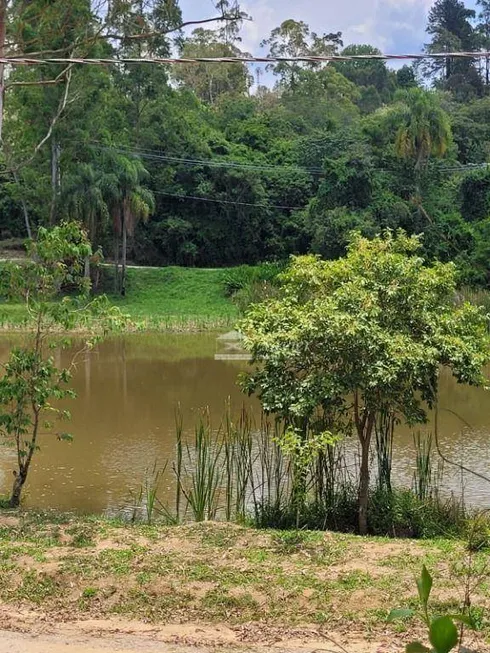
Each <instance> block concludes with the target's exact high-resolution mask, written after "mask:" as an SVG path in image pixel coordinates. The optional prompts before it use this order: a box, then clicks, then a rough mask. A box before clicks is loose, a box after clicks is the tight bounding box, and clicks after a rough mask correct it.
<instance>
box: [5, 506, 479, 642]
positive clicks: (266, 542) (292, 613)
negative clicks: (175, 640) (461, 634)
mask: <svg viewBox="0 0 490 653" xmlns="http://www.w3.org/2000/svg"><path fill="white" fill-rule="evenodd" d="M478 555H479V556H480V557H479V558H478V560H477V562H478V564H480V565H483V564H484V563H485V556H484V554H477V556H478ZM465 560H466V553H465V548H464V545H463V543H462V542H459V541H456V540H431V541H417V542H415V541H411V540H402V541H393V540H386V539H382V538H359V537H356V536H353V535H342V534H335V533H329V532H326V533H319V532H308V531H300V532H285V533H284V532H278V531H260V532H258V531H255V530H252V529H248V528H245V527H239V526H235V525H231V524H213V523H207V524H194V525H188V526H172V527H163V526H128V525H123V524H121V523H117V522H111V521H107V520H103V519H99V518H93V519H92V518H90V519H85V520H80V519H77V520H75V519H69V518H64V517H60V516H56V517H53V516H51V517H49V516H39V515H36V514H34V513H25V514H21V515H20V516H19V515H17V514H15V513H11V514H9V513H4V515H3V516H2V515H0V602H1V603H3V605H4V606H5V605H7V606H10V607H12V608H15V609H19V608H21V609H26V608H27V609H36V610H42V612H43V613H44V614H46V615H47V617H48V618H49V616H55V617H56V618H57V619H66V618H69V619H80V618H83V619H85V618H90V617H92V616H93V617H98V618H109V617H110V616H111V615H122V616H123V617H124V618H127V619H137V620H142V621H149V622H152V623H162V622H165V623H181V624H182V623H190V622H192V623H203V624H204V623H207V624H209V623H211V624H222V625H223V626H226V627H228V628H230V629H232V631H234V632H236V633H237V634H238V633H243V634H244V636H248V637H250V641H254V640H253V638H254V637H255V638H256V639H255V641H256V640H257V639H259V640H260V639H262V640H267V639H268V637H270V634H271V633H276V640H277V639H280V637H279V638H278V637H277V634H278V633H282V635H284V636H285V637H286V639H287V638H290V637H291V636H292V635H291V633H293V632H299V631H298V629H301V632H302V633H303V635H304V637H305V638H308V637H310V636H311V638H316V639H318V637H319V635H320V637H322V636H325V637H327V638H328V635H329V633H332V632H335V633H337V634H338V633H340V634H342V633H344V634H345V635H346V639H345V640H344V641H343V643H344V645H345V644H346V642H348V639H349V638H352V637H353V636H354V635H356V634H357V635H359V636H360V637H362V638H364V639H378V640H379V641H384V642H397V648H396V649H393V650H402V649H403V643H404V642H406V641H409V640H410V639H411V638H413V637H414V636H415V635H417V636H418V635H420V633H419V626H418V622H417V621H416V620H415V619H409V620H406V621H404V622H402V623H398V624H388V623H387V621H386V617H387V615H388V612H389V610H390V609H391V608H392V607H399V606H400V605H402V606H409V605H411V606H414V605H415V604H416V587H415V583H414V576H415V575H417V574H418V573H419V572H420V569H421V566H422V564H423V563H425V564H426V565H427V566H428V567H429V568H430V569H431V572H432V574H433V576H434V597H433V607H434V609H436V610H437V611H438V612H440V613H446V612H448V613H454V612H457V611H458V607H459V606H458V604H459V596H460V589H461V585H462V582H463V578H462V576H463V570H464V567H465ZM472 605H473V614H474V617H475V619H476V622H477V626H478V631H477V633H476V634H475V635H471V637H470V640H471V638H473V637H476V639H477V640H478V642H479V644H478V646H477V647H475V646H474V643H472V646H473V648H475V650H478V651H484V650H489V649H488V648H486V647H487V646H488V642H489V641H490V640H489V637H490V623H489V621H488V614H489V612H488V610H489V608H490V586H489V584H488V582H483V583H480V584H479V586H478V588H477V590H475V593H474V596H473V601H472ZM244 624H247V625H246V626H244ZM347 634H348V636H347ZM469 643H471V641H469ZM383 650H384V649H383ZM390 650H392V649H390Z"/></svg>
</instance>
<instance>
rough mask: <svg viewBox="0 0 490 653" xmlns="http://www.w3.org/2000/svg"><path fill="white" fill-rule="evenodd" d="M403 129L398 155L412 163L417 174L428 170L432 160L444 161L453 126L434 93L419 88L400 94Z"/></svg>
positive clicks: (398, 136) (397, 145) (399, 140)
mask: <svg viewBox="0 0 490 653" xmlns="http://www.w3.org/2000/svg"><path fill="white" fill-rule="evenodd" d="M397 100H398V101H399V103H400V104H399V119H400V122H401V124H400V127H399V129H398V133H397V136H396V152H397V154H398V155H399V156H400V157H402V158H406V159H410V160H411V161H413V164H414V167H415V169H417V170H422V169H423V168H425V167H426V166H427V163H428V162H429V159H430V157H431V156H435V157H443V156H444V155H445V154H446V152H447V150H448V147H449V145H450V143H451V124H450V122H449V117H448V115H447V114H446V113H445V112H444V111H443V110H442V109H441V107H440V105H439V104H438V102H437V98H436V96H435V94H434V93H431V92H428V91H423V90H421V89H418V88H414V89H408V90H407V91H400V92H399V93H398V94H397Z"/></svg>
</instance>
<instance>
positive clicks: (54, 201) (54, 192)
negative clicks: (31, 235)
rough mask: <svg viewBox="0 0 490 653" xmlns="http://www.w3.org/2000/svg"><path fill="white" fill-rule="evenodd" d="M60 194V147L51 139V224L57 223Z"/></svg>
mask: <svg viewBox="0 0 490 653" xmlns="http://www.w3.org/2000/svg"><path fill="white" fill-rule="evenodd" d="M59 193H60V146H59V144H58V143H57V142H56V140H55V139H54V138H52V139H51V210H50V212H49V223H50V224H51V225H53V224H54V222H55V214H56V208H57V205H58V196H59Z"/></svg>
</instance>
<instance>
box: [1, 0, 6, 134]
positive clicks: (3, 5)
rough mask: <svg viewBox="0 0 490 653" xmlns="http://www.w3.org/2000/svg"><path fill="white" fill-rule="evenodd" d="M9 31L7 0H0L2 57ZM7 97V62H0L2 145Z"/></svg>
mask: <svg viewBox="0 0 490 653" xmlns="http://www.w3.org/2000/svg"><path fill="white" fill-rule="evenodd" d="M6 33H7V0H0V57H4V56H5V36H6ZM4 97H5V64H3V63H2V64H0V145H1V143H2V141H3V103H4Z"/></svg>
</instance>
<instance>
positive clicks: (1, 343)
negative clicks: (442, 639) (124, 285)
mask: <svg viewBox="0 0 490 653" xmlns="http://www.w3.org/2000/svg"><path fill="white" fill-rule="evenodd" d="M216 336H217V334H212V333H211V334H197V335H187V334H186V335H184V334H182V335H148V334H147V335H135V336H128V337H126V338H124V339H122V338H120V339H113V340H109V341H106V342H104V343H102V344H100V345H98V346H97V348H96V350H94V351H93V352H91V353H90V355H88V356H86V357H85V359H84V360H82V361H81V362H80V363H79V364H78V365H77V368H76V371H75V374H74V381H73V382H74V386H75V388H76V391H77V393H78V398H77V399H76V400H75V401H70V402H69V406H68V408H69V409H70V411H71V413H72V420H71V423H70V424H69V426H68V427H67V428H68V430H70V432H72V433H73V435H74V441H73V442H72V443H66V442H58V441H57V439H56V437H55V436H54V435H52V434H47V435H44V436H43V437H42V438H41V442H40V444H41V450H40V451H39V452H38V453H37V454H36V456H35V460H34V463H33V468H32V470H31V472H30V477H29V481H28V486H27V488H26V492H25V497H24V498H25V505H26V506H31V507H37V508H43V509H44V508H56V509H59V510H62V511H77V512H80V513H107V512H109V513H111V512H115V511H118V510H120V509H122V508H123V507H124V506H125V505H127V504H128V502H130V501H131V498H130V497H131V492H135V491H136V490H137V489H138V488H139V487H140V486H141V484H142V483H143V481H144V478H145V474H146V473H147V471H148V470H151V469H153V467H154V466H155V465H156V466H157V467H163V466H164V464H165V462H166V461H170V464H171V461H172V460H173V457H174V452H175V412H176V410H177V408H178V407H179V406H180V410H181V413H182V416H183V420H184V429H185V431H186V433H188V434H190V433H192V432H193V429H194V425H195V423H196V421H197V419H198V416H199V411H200V409H202V408H203V407H205V406H207V407H209V413H210V417H211V421H212V424H213V425H214V426H216V427H218V425H219V423H220V420H221V418H222V416H223V414H224V410H225V403H226V401H227V400H228V398H229V400H230V402H231V405H232V407H233V408H234V409H235V410H237V411H238V410H239V409H240V407H241V406H242V405H243V404H245V405H247V406H248V407H249V408H250V410H251V411H253V412H254V413H255V414H256V415H257V416H258V415H259V414H260V408H259V405H258V402H257V401H254V400H249V399H248V398H246V397H244V396H243V395H242V393H241V391H240V389H239V387H238V385H237V376H238V374H239V372H241V371H243V370H245V369H246V366H247V362H246V361H243V360H233V359H232V360H226V359H225V360H216V359H215V353H216V348H217V340H216ZM13 342H14V340H13V339H10V338H9V337H7V336H2V339H1V340H0V360H5V359H6V358H7V356H8V353H9V350H10V348H11V346H12V344H13ZM65 357H66V359H65ZM69 358H70V354H69V352H65V353H63V354H62V358H61V360H60V361H59V362H60V363H61V364H64V363H65V364H66V363H67V362H68V360H69ZM489 400H490V395H489V394H488V393H487V392H486V391H484V390H482V389H477V388H468V387H466V386H460V385H458V384H456V383H455V382H454V380H453V379H452V378H451V377H450V376H449V375H446V374H445V375H443V377H442V380H441V395H440V416H439V430H440V440H441V448H442V449H443V451H444V453H445V454H446V455H447V456H448V457H449V458H451V459H452V460H454V461H455V462H458V463H460V462H461V463H463V464H464V465H466V466H467V467H469V468H471V469H474V470H475V471H477V472H480V473H482V474H486V475H490V401H489ZM65 428H66V427H65ZM424 428H425V427H424ZM426 428H427V429H430V425H428V426H427V427H426ZM346 447H347V449H348V450H350V451H351V453H352V452H353V451H354V450H355V442H354V441H350V442H347V444H346ZM394 451H395V454H394V462H393V467H394V477H395V479H396V480H397V481H398V482H400V483H404V484H406V485H410V484H411V482H412V477H413V469H414V464H415V453H414V445H413V433H412V432H410V431H409V430H408V429H407V428H399V429H398V431H397V434H396V439H395V446H394ZM13 463H14V455H13V451H12V450H11V449H9V448H7V447H2V448H0V493H7V492H9V491H10V487H11V483H12V468H13ZM434 466H435V465H434ZM167 469H168V473H167V474H166V476H165V479H164V483H163V486H162V493H163V494H165V493H166V492H172V494H173V488H172V485H173V482H174V481H173V476H172V473H171V471H170V467H168V468H167ZM443 487H444V490H445V492H451V491H453V492H455V493H456V494H457V495H458V496H459V495H460V494H461V491H462V489H463V490H464V497H465V501H466V502H467V503H468V504H472V505H478V506H482V507H489V506H490V485H488V484H487V483H485V482H484V481H482V480H480V479H477V478H475V477H473V476H471V475H468V474H464V475H463V476H462V475H461V473H460V471H459V470H457V469H453V468H449V467H448V466H446V467H445V471H444V479H443Z"/></svg>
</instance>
